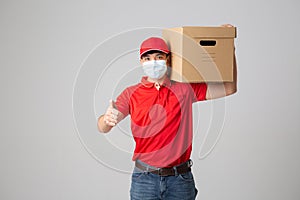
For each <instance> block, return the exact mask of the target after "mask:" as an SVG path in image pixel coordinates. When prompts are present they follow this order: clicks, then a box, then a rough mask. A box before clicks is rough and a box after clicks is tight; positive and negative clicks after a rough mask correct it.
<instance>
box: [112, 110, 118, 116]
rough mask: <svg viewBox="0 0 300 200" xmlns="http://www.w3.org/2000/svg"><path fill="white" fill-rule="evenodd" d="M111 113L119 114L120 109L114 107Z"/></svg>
mask: <svg viewBox="0 0 300 200" xmlns="http://www.w3.org/2000/svg"><path fill="white" fill-rule="evenodd" d="M111 113H112V114H113V115H116V116H118V114H119V111H118V110H117V109H115V108H113V109H112V110H111Z"/></svg>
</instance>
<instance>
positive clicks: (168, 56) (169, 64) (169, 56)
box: [166, 53, 171, 67]
mask: <svg viewBox="0 0 300 200" xmlns="http://www.w3.org/2000/svg"><path fill="white" fill-rule="evenodd" d="M166 64H167V66H168V67H171V53H169V54H168V55H167V60H166Z"/></svg>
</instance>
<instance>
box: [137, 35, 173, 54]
mask: <svg viewBox="0 0 300 200" xmlns="http://www.w3.org/2000/svg"><path fill="white" fill-rule="evenodd" d="M152 50H157V51H161V52H164V53H166V54H168V53H170V50H169V47H168V45H167V44H166V42H165V41H164V40H163V39H162V38H158V37H150V38H148V39H146V40H144V41H143V42H142V44H141V47H140V57H142V55H143V54H144V53H146V52H148V51H152Z"/></svg>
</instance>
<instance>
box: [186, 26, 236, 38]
mask: <svg viewBox="0 0 300 200" xmlns="http://www.w3.org/2000/svg"><path fill="white" fill-rule="evenodd" d="M182 33H183V34H186V35H188V36H190V37H193V38H235V37H236V27H220V26H218V27H208V26H183V27H182Z"/></svg>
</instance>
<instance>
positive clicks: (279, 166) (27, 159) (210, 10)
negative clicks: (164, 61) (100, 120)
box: [0, 0, 300, 200]
mask: <svg viewBox="0 0 300 200" xmlns="http://www.w3.org/2000/svg"><path fill="white" fill-rule="evenodd" d="M298 9H299V2H297V1H296V0H287V1H279V2H273V1H263V2H262V1H258V0H255V1H235V0H229V1H216V0H215V1H180V2H167V1H151V2H141V1H132V0H130V1H119V2H118V1H37V0H36V1H34V0H29V1H0V25H1V26H0V27H1V31H0V44H1V45H0V76H1V77H0V83H1V84H0V87H1V104H0V105H1V115H0V116H1V128H0V149H1V150H0V158H1V159H0V162H1V165H0V177H1V181H0V186H1V187H0V199H5V200H17V199H21V198H22V199H45V200H47V199H63V200H66V199H72V200H75V199H78V200H79V199H90V200H93V199H112V200H115V199H129V187H130V169H131V168H132V165H133V163H132V161H131V155H132V150H133V148H134V143H133V141H132V138H131V137H130V134H129V133H130V131H129V126H128V123H129V120H128V119H126V120H125V121H124V122H122V124H120V126H119V127H118V128H117V129H115V130H114V131H112V132H111V133H110V134H108V135H101V134H100V133H98V132H97V129H96V117H97V115H100V114H102V113H103V112H105V110H106V107H107V106H108V100H109V99H111V98H115V97H116V96H117V95H118V93H119V92H120V91H122V89H124V88H125V87H126V86H127V85H130V84H134V83H136V82H138V81H139V80H140V76H141V75H142V72H141V70H140V68H139V63H138V52H137V51H138V47H139V44H140V42H141V41H142V40H143V39H144V37H147V36H149V35H159V34H160V30H161V28H166V27H178V26H185V25H190V26H210V25H212V26H216V25H221V24H225V23H230V24H233V25H235V26H237V30H238V32H237V36H238V37H237V38H236V39H235V45H236V55H237V62H238V93H236V94H235V95H233V96H230V97H226V98H224V99H218V100H213V101H209V102H201V103H199V104H196V105H194V130H195V137H194V149H193V154H192V159H193V160H194V166H193V172H194V176H195V181H196V186H197V188H198V190H199V194H198V198H197V199H205V200H213V199H226V200H227V199H230V200H233V199H244V200H248V199H249V200H250V199H256V200H265V199H274V200H279V199H289V200H296V199H299V198H300V192H299V190H298V185H299V184H300V181H299V180H300V174H299V171H298V169H299V168H300V158H299V157H300V154H299V152H300V145H299V141H300V135H299V132H300V127H299V118H300V116H299V115H300V102H299V100H298V99H299V92H298V91H299V89H300V88H299V87H300V80H299V77H298V76H299V74H300V68H299V66H300V59H299V56H298V54H299V52H300V48H299V46H300V43H299V40H298V39H297V38H298V36H299V34H300V30H299V25H298V19H299V17H300V16H299V12H298ZM119 39H120V41H119ZM118 44H120V46H118ZM105 45H106V46H105ZM101 56H102V57H101ZM107 63H110V64H109V65H107ZM107 66H109V67H108V68H107V69H106V67H107ZM89 77H90V78H89ZM114 80H116V81H114ZM81 91H85V92H86V93H84V92H83V93H80V92H81ZM85 94H88V95H85ZM220 116H221V117H220ZM206 133H208V135H207V138H206V139H207V140H206V141H207V142H206V143H205V144H204V145H203V144H202V141H203V140H204V138H205V137H206V136H205V134H206ZM219 133H220V134H221V135H220V137H219V138H218V136H219ZM216 138H218V140H217V143H216V145H215V146H214V148H213V149H212V151H211V152H210V153H209V154H207V155H206V156H204V155H205V153H207V152H209V150H210V147H212V146H213V144H214V142H215V141H216Z"/></svg>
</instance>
